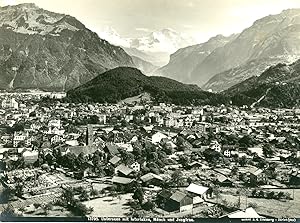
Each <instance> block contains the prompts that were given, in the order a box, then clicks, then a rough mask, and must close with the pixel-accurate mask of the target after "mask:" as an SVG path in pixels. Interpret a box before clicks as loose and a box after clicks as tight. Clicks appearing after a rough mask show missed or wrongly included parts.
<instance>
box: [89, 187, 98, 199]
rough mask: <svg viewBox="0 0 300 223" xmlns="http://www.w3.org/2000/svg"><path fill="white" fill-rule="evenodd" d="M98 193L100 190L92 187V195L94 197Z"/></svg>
mask: <svg viewBox="0 0 300 223" xmlns="http://www.w3.org/2000/svg"><path fill="white" fill-rule="evenodd" d="M98 194H99V192H98V190H96V189H92V190H91V192H90V195H91V196H92V197H96V196H98Z"/></svg>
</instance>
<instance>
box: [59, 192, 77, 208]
mask: <svg viewBox="0 0 300 223" xmlns="http://www.w3.org/2000/svg"><path fill="white" fill-rule="evenodd" d="M61 201H62V203H63V205H65V206H74V204H75V199H74V191H73V189H72V188H66V189H65V190H64V191H63V193H62V196H61Z"/></svg>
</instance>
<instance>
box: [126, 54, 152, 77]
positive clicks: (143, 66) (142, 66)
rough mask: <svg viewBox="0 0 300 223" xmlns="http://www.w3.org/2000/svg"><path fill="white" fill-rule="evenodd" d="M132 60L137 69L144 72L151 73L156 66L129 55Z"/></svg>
mask: <svg viewBox="0 0 300 223" xmlns="http://www.w3.org/2000/svg"><path fill="white" fill-rule="evenodd" d="M131 58H132V61H133V63H134V65H135V67H136V68H137V69H139V70H141V71H142V72H143V73H144V74H151V73H152V72H153V71H155V70H156V69H157V68H158V67H157V66H155V65H153V64H152V63H150V62H148V61H146V60H143V59H141V58H139V57H136V56H131Z"/></svg>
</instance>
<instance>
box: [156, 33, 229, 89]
mask: <svg viewBox="0 0 300 223" xmlns="http://www.w3.org/2000/svg"><path fill="white" fill-rule="evenodd" d="M234 37H235V35H232V36H229V37H225V36H222V35H218V36H215V37H213V38H211V39H209V40H208V41H207V42H205V43H202V44H197V45H193V46H188V47H185V48H182V49H179V50H177V51H176V52H175V53H173V54H172V55H171V56H170V61H169V63H168V64H167V65H165V66H163V67H161V68H160V69H158V70H157V71H156V72H155V73H156V74H157V75H163V76H166V77H170V78H173V79H175V80H178V81H182V82H184V83H193V79H191V73H192V71H193V70H194V69H195V67H196V66H197V65H198V64H199V63H201V62H202V61H203V60H204V59H205V58H206V57H207V56H208V55H210V54H211V53H212V52H213V51H214V50H215V49H217V48H219V47H222V46H224V45H225V44H227V43H228V42H229V41H231V40H232V39H234Z"/></svg>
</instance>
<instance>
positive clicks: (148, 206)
mask: <svg viewBox="0 0 300 223" xmlns="http://www.w3.org/2000/svg"><path fill="white" fill-rule="evenodd" d="M154 208H155V204H154V203H153V202H152V201H147V202H146V203H145V204H144V205H143V209H144V210H146V211H152V210H153V209H154Z"/></svg>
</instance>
